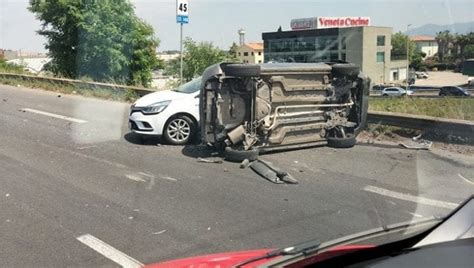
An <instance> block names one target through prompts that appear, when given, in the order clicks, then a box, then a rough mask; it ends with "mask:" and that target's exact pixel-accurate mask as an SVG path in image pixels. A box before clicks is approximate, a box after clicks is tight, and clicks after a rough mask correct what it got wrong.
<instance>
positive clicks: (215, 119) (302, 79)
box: [200, 63, 370, 161]
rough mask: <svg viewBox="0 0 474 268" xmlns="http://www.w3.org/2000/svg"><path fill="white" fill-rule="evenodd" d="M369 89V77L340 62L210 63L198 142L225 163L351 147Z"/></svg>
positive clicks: (204, 83) (203, 90)
mask: <svg viewBox="0 0 474 268" xmlns="http://www.w3.org/2000/svg"><path fill="white" fill-rule="evenodd" d="M369 89H370V79H369V78H367V77H366V76H364V75H363V74H362V73H361V72H360V68H359V67H357V66H355V65H353V64H348V63H344V64H343V63H337V64H326V63H264V64H260V65H256V64H228V63H222V64H215V65H212V66H210V67H208V68H207V69H206V70H205V71H204V73H203V75H202V87H201V95H200V96H201V101H200V118H201V139H202V141H203V143H206V144H211V145H214V146H215V147H216V148H224V149H225V155H226V158H227V159H229V160H231V161H232V160H234V161H239V160H240V159H245V158H246V159H249V160H251V159H252V158H255V157H256V155H258V153H259V152H267V151H271V150H282V149H294V148H302V147H308V146H316V145H325V144H327V145H329V146H332V147H339V148H347V147H352V146H354V144H355V143H356V135H357V134H358V133H359V131H360V130H361V129H362V128H363V127H364V125H365V122H366V118H367V107H368V94H369Z"/></svg>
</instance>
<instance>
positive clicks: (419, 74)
mask: <svg viewBox="0 0 474 268" xmlns="http://www.w3.org/2000/svg"><path fill="white" fill-rule="evenodd" d="M415 75H416V78H417V79H427V78H429V77H430V76H429V75H428V74H427V73H426V72H415Z"/></svg>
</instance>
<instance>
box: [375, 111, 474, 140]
mask: <svg viewBox="0 0 474 268" xmlns="http://www.w3.org/2000/svg"><path fill="white" fill-rule="evenodd" d="M367 121H368V123H373V124H383V125H389V126H394V127H401V128H410V129H419V130H428V131H436V132H438V133H445V134H451V135H456V136H463V137H468V138H472V136H473V134H474V121H467V120H457V119H447V118H439V117H432V116H424V115H411V114H402V113H391V112H379V111H369V113H368V117H367Z"/></svg>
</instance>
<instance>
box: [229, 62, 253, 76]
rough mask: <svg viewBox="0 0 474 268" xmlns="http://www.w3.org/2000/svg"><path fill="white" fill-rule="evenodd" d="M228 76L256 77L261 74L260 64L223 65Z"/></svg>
mask: <svg viewBox="0 0 474 268" xmlns="http://www.w3.org/2000/svg"><path fill="white" fill-rule="evenodd" d="M222 69H223V71H224V73H225V74H226V75H228V76H244V77H255V76H260V65H257V64H240V63H232V64H227V65H224V66H223V67H222Z"/></svg>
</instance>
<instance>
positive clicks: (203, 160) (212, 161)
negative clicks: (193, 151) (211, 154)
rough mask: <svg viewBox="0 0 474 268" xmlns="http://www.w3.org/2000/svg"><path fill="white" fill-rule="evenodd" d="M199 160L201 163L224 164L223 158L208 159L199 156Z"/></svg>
mask: <svg viewBox="0 0 474 268" xmlns="http://www.w3.org/2000/svg"><path fill="white" fill-rule="evenodd" d="M197 161H198V162H201V163H212V164H222V160H220V159H206V158H202V157H198V158H197Z"/></svg>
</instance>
